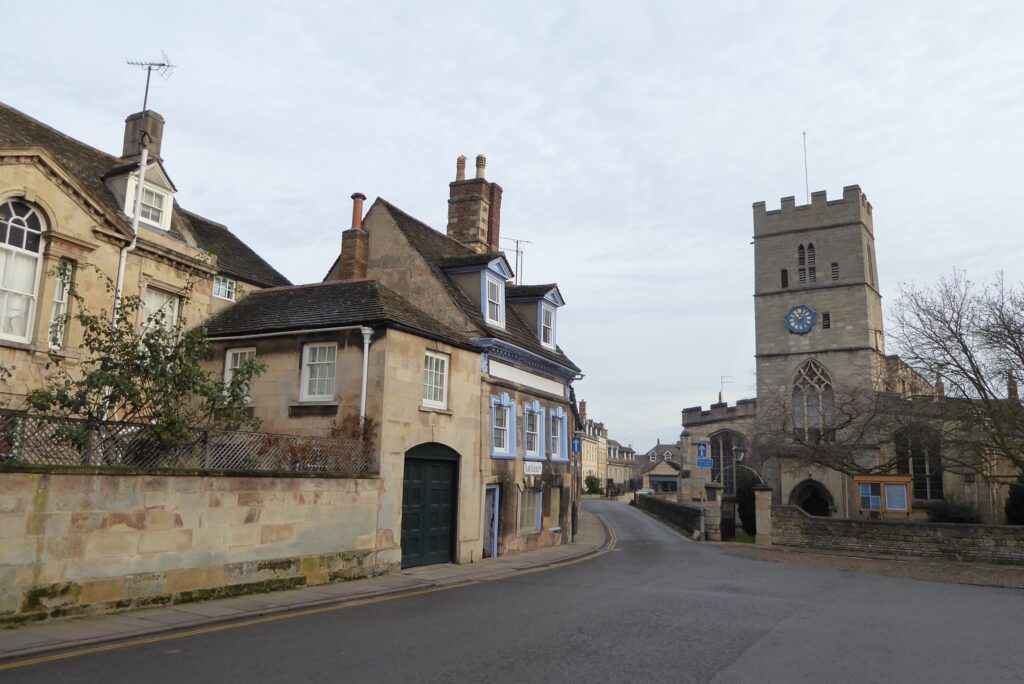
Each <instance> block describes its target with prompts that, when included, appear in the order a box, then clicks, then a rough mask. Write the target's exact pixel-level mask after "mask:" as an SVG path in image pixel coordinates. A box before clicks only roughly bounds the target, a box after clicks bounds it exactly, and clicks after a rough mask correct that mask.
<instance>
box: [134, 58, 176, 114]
mask: <svg viewBox="0 0 1024 684" xmlns="http://www.w3.org/2000/svg"><path fill="white" fill-rule="evenodd" d="M128 66H134V67H140V68H142V69H145V70H146V93H145V95H143V96H142V111H146V105H147V104H149V79H150V77H152V75H153V72H154V71H155V72H156V73H158V74H160V77H161V78H163V79H164V80H165V81H166V80H167V79H169V78H170V77H171V72H172V71H174V65H173V64H171V58H170V57H168V56H167V53H166V52H164V51H163V50H161V51H160V61H158V62H141V61H134V60H128Z"/></svg>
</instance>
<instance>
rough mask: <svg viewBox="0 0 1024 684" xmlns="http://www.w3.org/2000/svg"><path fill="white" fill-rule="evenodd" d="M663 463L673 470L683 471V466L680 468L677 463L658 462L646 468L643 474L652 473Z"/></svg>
mask: <svg viewBox="0 0 1024 684" xmlns="http://www.w3.org/2000/svg"><path fill="white" fill-rule="evenodd" d="M662 463H667V464H668V467H669V468H672V469H673V470H682V466H680V465H679V464H678V463H676V462H675V461H657V462H654V463H651V464H650V465H648V466H647V467H645V468H644V470H643V472H645V473H649V472H650V471H652V470H654V469H655V468H657V467H658V466H660V465H661V464H662Z"/></svg>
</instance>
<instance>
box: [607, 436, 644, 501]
mask: <svg viewBox="0 0 1024 684" xmlns="http://www.w3.org/2000/svg"><path fill="white" fill-rule="evenodd" d="M642 471H643V467H642V463H641V462H640V460H639V459H638V458H637V454H636V451H635V450H634V449H633V447H632V446H623V445H622V444H620V443H619V442H618V441H616V440H614V439H611V438H609V439H608V483H609V485H610V486H612V487H614V488H615V489H617V490H619V491H620V492H628V491H633V490H635V489H640V487H641V481H642V478H641V473H642Z"/></svg>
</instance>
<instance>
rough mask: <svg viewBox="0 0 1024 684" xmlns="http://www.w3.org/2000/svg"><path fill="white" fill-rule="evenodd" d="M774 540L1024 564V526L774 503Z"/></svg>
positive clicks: (785, 543) (826, 547) (838, 548)
mask: <svg viewBox="0 0 1024 684" xmlns="http://www.w3.org/2000/svg"><path fill="white" fill-rule="evenodd" d="M772 543H773V544H779V545H781V546H803V547H808V548H813V549H822V550H833V551H852V552H854V553H885V554H894V555H900V556H920V557H925V558H941V559H944V560H956V561H966V562H970V563H1012V564H1024V526H1015V525H960V524H954V523H929V522H902V521H898V520H851V519H846V518H817V517H814V516H811V515H809V514H807V513H806V512H804V511H803V510H801V509H800V508H798V507H796V506H774V507H773V508H772Z"/></svg>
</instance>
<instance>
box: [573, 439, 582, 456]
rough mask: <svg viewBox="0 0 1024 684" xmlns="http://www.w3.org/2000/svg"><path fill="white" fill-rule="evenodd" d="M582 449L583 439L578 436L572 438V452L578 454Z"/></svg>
mask: <svg viewBox="0 0 1024 684" xmlns="http://www.w3.org/2000/svg"><path fill="white" fill-rule="evenodd" d="M581 451H583V440H582V439H580V438H579V437H573V438H572V453H574V454H578V453H580V452H581Z"/></svg>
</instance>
